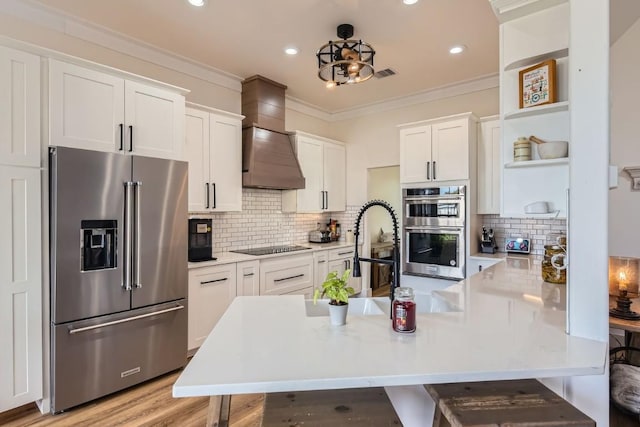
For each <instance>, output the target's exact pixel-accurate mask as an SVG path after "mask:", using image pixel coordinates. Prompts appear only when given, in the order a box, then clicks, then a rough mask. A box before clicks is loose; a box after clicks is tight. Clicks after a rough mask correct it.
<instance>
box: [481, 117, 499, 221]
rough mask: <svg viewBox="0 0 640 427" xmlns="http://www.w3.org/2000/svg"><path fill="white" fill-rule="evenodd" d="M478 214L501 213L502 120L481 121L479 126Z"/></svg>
mask: <svg viewBox="0 0 640 427" xmlns="http://www.w3.org/2000/svg"><path fill="white" fill-rule="evenodd" d="M478 127H479V132H478V186H477V189H478V212H477V213H478V214H499V213H500V170H501V168H502V165H501V164H500V120H499V118H498V117H497V116H496V117H487V118H482V119H480V123H479V124H478Z"/></svg>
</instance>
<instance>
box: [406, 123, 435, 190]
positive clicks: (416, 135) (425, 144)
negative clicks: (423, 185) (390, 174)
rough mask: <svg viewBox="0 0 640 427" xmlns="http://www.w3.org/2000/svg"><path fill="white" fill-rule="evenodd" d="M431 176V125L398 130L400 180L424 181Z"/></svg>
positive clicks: (410, 181) (407, 181) (408, 181)
mask: <svg viewBox="0 0 640 427" xmlns="http://www.w3.org/2000/svg"><path fill="white" fill-rule="evenodd" d="M431 177H432V174H431V126H417V127H414V128H407V129H402V130H400V182H401V183H403V184H407V183H413V182H425V181H429V180H431Z"/></svg>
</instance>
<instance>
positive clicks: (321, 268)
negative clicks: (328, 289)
mask: <svg viewBox="0 0 640 427" xmlns="http://www.w3.org/2000/svg"><path fill="white" fill-rule="evenodd" d="M327 274H329V251H318V252H314V253H313V290H314V292H315V290H316V289H320V291H322V282H324V279H326V278H327Z"/></svg>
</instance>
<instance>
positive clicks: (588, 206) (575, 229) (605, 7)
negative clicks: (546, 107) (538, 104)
mask: <svg viewBox="0 0 640 427" xmlns="http://www.w3.org/2000/svg"><path fill="white" fill-rule="evenodd" d="M570 8H571V20H570V45H569V53H570V70H569V82H570V87H569V99H570V101H571V106H570V111H571V153H570V183H571V193H570V197H569V200H570V206H569V208H570V214H569V224H568V225H569V256H570V261H569V284H568V292H569V296H568V310H569V314H568V321H569V324H568V328H569V333H570V334H571V335H574V336H580V337H585V338H590V339H595V340H599V341H606V340H607V339H608V316H609V313H608V302H609V298H608V286H607V280H608V264H607V257H608V246H607V245H608V200H609V194H608V193H609V188H608V177H609V170H608V164H609V1H608V0H590V1H584V0H570ZM608 381H609V379H608V372H607V371H606V370H605V373H604V374H603V375H600V376H589V377H571V378H567V379H566V381H565V396H566V398H567V399H569V400H570V401H571V402H572V403H573V404H574V405H575V406H577V407H578V408H580V409H581V410H582V411H583V412H585V413H586V414H587V415H589V416H591V417H592V418H594V419H595V420H596V422H597V424H598V425H599V426H606V425H609V397H608V390H609V382H608Z"/></svg>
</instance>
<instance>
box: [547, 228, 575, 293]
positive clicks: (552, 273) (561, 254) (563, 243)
mask: <svg viewBox="0 0 640 427" xmlns="http://www.w3.org/2000/svg"><path fill="white" fill-rule="evenodd" d="M568 262H569V259H568V257H567V235H566V234H564V233H550V234H548V235H547V242H546V244H545V245H544V258H543V259H542V280H544V281H545V282H549V283H557V284H561V285H564V284H566V283H567V265H568Z"/></svg>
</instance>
